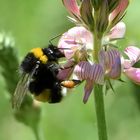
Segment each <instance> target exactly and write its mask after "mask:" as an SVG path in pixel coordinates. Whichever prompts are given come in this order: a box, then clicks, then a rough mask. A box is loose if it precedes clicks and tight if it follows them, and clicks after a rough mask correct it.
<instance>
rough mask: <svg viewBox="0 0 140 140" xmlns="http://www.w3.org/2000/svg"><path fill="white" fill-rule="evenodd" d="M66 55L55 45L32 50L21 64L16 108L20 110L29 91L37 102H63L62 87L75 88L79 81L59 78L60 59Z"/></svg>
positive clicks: (14, 104)
mask: <svg viewBox="0 0 140 140" xmlns="http://www.w3.org/2000/svg"><path fill="white" fill-rule="evenodd" d="M62 57H64V54H63V53H61V51H60V50H59V49H58V48H57V47H56V46H54V45H52V44H50V45H49V46H48V47H47V48H34V49H32V50H31V51H30V52H29V53H28V54H27V55H26V56H25V58H24V60H23V61H22V62H21V65H20V71H21V78H20V80H19V82H18V84H17V87H16V89H15V93H14V96H13V100H12V105H13V107H14V108H20V106H21V104H22V101H23V99H24V97H25V95H26V94H27V93H28V91H29V92H30V93H31V94H33V95H34V97H35V99H36V100H39V101H42V102H48V103H58V102H60V101H61V100H62V97H63V95H62V86H64V87H66V88H73V87H74V86H75V85H77V84H79V82H80V81H78V80H70V81H61V80H59V79H58V78H57V74H58V72H59V70H60V69H61V68H60V65H59V63H58V59H59V58H62Z"/></svg>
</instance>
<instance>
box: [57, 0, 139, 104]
mask: <svg viewBox="0 0 140 140" xmlns="http://www.w3.org/2000/svg"><path fill="white" fill-rule="evenodd" d="M63 4H64V6H65V7H66V8H67V10H68V12H69V13H70V15H71V16H72V18H71V19H72V20H73V21H74V22H75V23H76V25H78V26H76V27H73V28H71V29H69V30H68V31H67V32H66V33H64V34H63V35H62V37H61V38H60V40H59V43H58V48H60V50H61V51H62V52H63V53H64V55H65V57H66V59H67V63H66V64H68V65H69V62H72V63H73V64H72V65H71V66H70V65H69V66H70V67H69V69H67V70H63V72H62V71H60V73H59V77H61V78H62V77H63V78H62V79H69V78H71V77H72V75H75V76H76V78H77V79H79V80H81V81H85V86H84V98H83V101H84V103H86V102H87V100H88V98H89V95H90V94H91V92H92V90H93V88H94V85H95V84H98V85H105V83H106V82H107V81H111V80H118V79H121V74H125V75H126V76H127V77H128V78H130V79H131V80H132V81H133V82H135V83H137V84H140V69H139V68H135V67H133V65H134V64H135V63H136V62H138V61H139V60H140V49H139V48H137V47H134V46H129V47H127V48H126V49H125V50H124V53H122V52H121V51H119V49H118V46H117V44H116V42H117V41H118V40H120V39H123V38H124V36H125V31H126V26H125V24H124V22H122V21H121V19H122V18H123V16H124V15H125V13H126V8H127V7H128V4H129V0H105V1H100V0H99V1H96V0H92V1H91V0H82V1H81V3H80V4H79V3H78V2H77V1H76V0H63ZM98 40H100V41H101V42H100V44H99V46H98V47H97V44H98ZM124 54H126V55H127V56H128V58H127V59H126V58H125V57H124ZM62 75H63V76H62Z"/></svg>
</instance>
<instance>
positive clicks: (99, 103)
mask: <svg viewBox="0 0 140 140" xmlns="http://www.w3.org/2000/svg"><path fill="white" fill-rule="evenodd" d="M94 98H95V108H96V117H97V126H98V136H99V140H107V130H106V120H105V111H104V98H103V92H102V86H101V85H95V86H94Z"/></svg>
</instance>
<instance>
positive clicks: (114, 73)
mask: <svg viewBox="0 0 140 140" xmlns="http://www.w3.org/2000/svg"><path fill="white" fill-rule="evenodd" d="M114 61H115V62H114V64H113V65H112V68H111V70H110V72H109V74H108V75H109V77H110V78H112V79H118V78H119V77H120V76H121V59H120V56H117V57H116V58H115V60H114Z"/></svg>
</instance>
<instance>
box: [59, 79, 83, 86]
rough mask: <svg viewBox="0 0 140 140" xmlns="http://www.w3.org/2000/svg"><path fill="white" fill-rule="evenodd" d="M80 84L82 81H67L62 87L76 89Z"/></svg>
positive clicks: (62, 83) (63, 82)
mask: <svg viewBox="0 0 140 140" xmlns="http://www.w3.org/2000/svg"><path fill="white" fill-rule="evenodd" d="M80 83H82V81H81V80H75V79H72V80H65V81H62V82H61V86H63V87H66V88H74V87H75V86H76V85H79V84H80Z"/></svg>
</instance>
